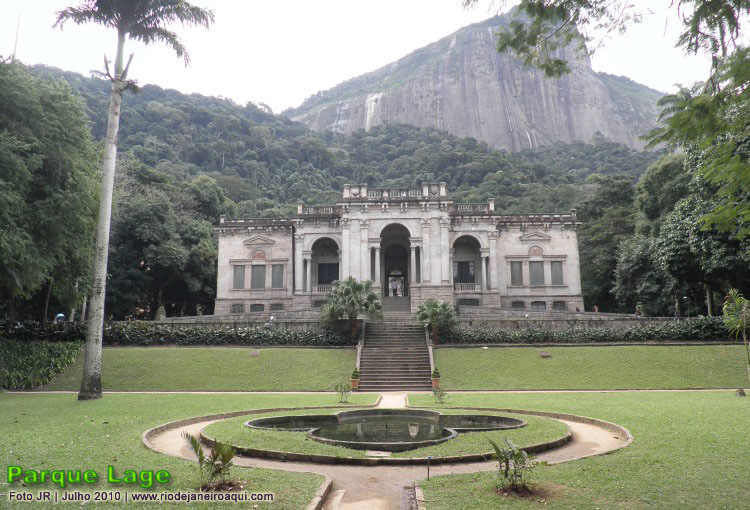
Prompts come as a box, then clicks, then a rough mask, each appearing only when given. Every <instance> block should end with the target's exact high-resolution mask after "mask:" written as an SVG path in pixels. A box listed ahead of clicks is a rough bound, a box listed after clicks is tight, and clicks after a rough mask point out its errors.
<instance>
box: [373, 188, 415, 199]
mask: <svg viewBox="0 0 750 510" xmlns="http://www.w3.org/2000/svg"><path fill="white" fill-rule="evenodd" d="M420 197H422V190H421V189H412V188H373V189H368V190H367V198H376V199H377V198H420Z"/></svg>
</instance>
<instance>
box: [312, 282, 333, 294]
mask: <svg viewBox="0 0 750 510" xmlns="http://www.w3.org/2000/svg"><path fill="white" fill-rule="evenodd" d="M313 288H314V289H315V294H328V293H329V292H331V290H332V289H333V285H331V284H327V285H315V287H313Z"/></svg>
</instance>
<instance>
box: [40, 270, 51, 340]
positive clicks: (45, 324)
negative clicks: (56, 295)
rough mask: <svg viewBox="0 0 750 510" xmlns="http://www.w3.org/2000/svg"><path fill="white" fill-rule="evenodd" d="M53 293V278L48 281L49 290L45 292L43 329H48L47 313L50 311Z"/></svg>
mask: <svg viewBox="0 0 750 510" xmlns="http://www.w3.org/2000/svg"><path fill="white" fill-rule="evenodd" d="M51 295H52V278H50V279H49V281H48V282H47V292H46V293H45V294H44V306H43V307H42V310H43V311H42V329H47V314H48V313H49V297H50V296H51Z"/></svg>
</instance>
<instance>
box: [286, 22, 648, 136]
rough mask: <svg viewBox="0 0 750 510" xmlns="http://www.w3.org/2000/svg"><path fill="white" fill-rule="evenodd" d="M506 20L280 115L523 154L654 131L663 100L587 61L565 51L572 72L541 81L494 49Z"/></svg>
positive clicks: (323, 125)
mask: <svg viewBox="0 0 750 510" xmlns="http://www.w3.org/2000/svg"><path fill="white" fill-rule="evenodd" d="M504 20H505V18H503V17H495V18H491V19H489V20H487V21H484V22H482V23H477V24H474V25H470V26H468V27H465V28H463V29H461V30H459V31H457V32H456V33H454V34H452V35H450V36H448V37H445V38H443V39H441V40H439V41H437V42H435V43H432V44H429V45H427V46H425V47H423V48H421V49H418V50H416V51H414V52H412V53H411V54H409V55H407V56H405V57H403V58H402V59H400V60H398V61H396V62H393V63H392V64H389V65H387V66H385V67H382V68H380V69H378V70H376V71H373V72H371V73H367V74H364V75H362V76H359V77H357V78H354V79H351V80H348V81H346V82H344V83H341V84H339V85H337V86H336V87H334V88H332V89H330V90H327V91H324V92H319V93H317V94H315V95H313V96H312V97H310V98H308V99H307V100H306V101H305V102H304V103H303V104H302V105H300V106H299V107H297V108H294V109H290V110H287V111H286V112H284V115H286V116H288V117H290V118H292V119H293V120H297V121H300V122H303V123H305V124H307V125H308V126H310V127H311V128H313V129H315V130H318V131H324V130H334V131H339V132H344V133H351V132H353V131H356V130H358V129H365V130H369V129H370V128H371V127H373V126H377V125H379V124H387V123H402V124H412V125H416V126H420V127H433V128H437V129H443V130H446V131H448V132H450V133H452V134H455V135H458V136H471V137H474V138H476V139H479V140H483V141H485V142H487V143H488V144H489V145H490V146H493V147H497V148H502V149H507V150H510V151H518V150H522V149H536V148H538V147H540V146H543V145H549V144H552V143H554V142H564V143H569V142H573V141H576V140H581V141H590V140H591V139H592V137H593V136H594V135H595V134H596V133H597V132H599V133H601V134H602V135H604V136H605V137H607V138H608V139H610V140H612V141H614V142H619V143H623V144H625V145H628V146H629V147H633V148H642V147H643V143H642V142H641V141H640V140H638V136H639V135H640V134H643V133H644V132H646V131H648V130H649V129H651V128H652V127H653V126H654V123H655V120H656V116H657V114H658V110H657V108H656V100H657V99H658V98H659V97H660V96H661V93H659V92H657V91H655V90H653V89H650V88H648V87H646V86H644V85H640V84H638V83H635V82H633V81H631V80H629V79H627V78H624V77H618V76H612V75H608V74H604V73H596V72H594V71H593V70H592V68H591V63H590V61H589V60H588V58H577V57H576V56H575V54H574V52H573V50H572V48H566V49H563V50H561V54H562V55H563V56H564V57H565V58H567V59H568V60H569V61H570V65H571V69H572V71H571V73H570V74H568V75H566V76H564V77H563V78H560V79H549V78H545V77H544V76H543V74H542V73H541V72H540V71H538V70H537V69H535V68H524V66H523V65H522V63H521V62H520V61H519V60H518V59H516V58H515V57H513V56H512V55H511V54H509V53H503V54H500V53H498V52H497V51H496V49H495V33H496V32H497V29H498V28H499V26H500V25H501V24H502V23H504Z"/></svg>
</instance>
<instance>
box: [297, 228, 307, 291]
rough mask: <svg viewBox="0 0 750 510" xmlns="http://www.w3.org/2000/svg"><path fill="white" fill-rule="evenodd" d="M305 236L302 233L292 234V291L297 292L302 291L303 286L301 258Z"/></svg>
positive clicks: (303, 276)
mask: <svg viewBox="0 0 750 510" xmlns="http://www.w3.org/2000/svg"><path fill="white" fill-rule="evenodd" d="M304 239H305V236H304V235H302V234H294V292H295V294H298V293H300V292H302V289H303V287H304V281H305V280H304V278H305V269H304V259H303V258H302V242H303V241H304Z"/></svg>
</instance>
